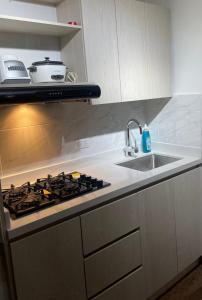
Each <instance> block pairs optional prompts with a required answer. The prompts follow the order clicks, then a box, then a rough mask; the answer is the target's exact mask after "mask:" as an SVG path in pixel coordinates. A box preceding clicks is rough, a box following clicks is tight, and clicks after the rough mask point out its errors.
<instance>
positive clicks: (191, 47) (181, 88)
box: [162, 0, 202, 94]
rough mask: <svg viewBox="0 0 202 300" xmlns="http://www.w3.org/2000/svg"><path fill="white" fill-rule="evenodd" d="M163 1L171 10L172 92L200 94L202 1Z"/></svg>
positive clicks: (201, 77)
mask: <svg viewBox="0 0 202 300" xmlns="http://www.w3.org/2000/svg"><path fill="white" fill-rule="evenodd" d="M162 1H163V2H164V3H165V0H162ZM166 3H167V4H168V3H169V5H170V9H171V13H172V36H173V40H172V57H173V92H174V94H194V93H202V17H201V12H202V1H201V0H194V1H191V0H166Z"/></svg>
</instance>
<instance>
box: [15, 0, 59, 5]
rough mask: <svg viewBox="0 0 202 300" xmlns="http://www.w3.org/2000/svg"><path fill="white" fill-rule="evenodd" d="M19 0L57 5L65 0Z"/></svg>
mask: <svg viewBox="0 0 202 300" xmlns="http://www.w3.org/2000/svg"><path fill="white" fill-rule="evenodd" d="M19 1H23V2H30V3H40V4H45V5H46V4H47V5H54V6H57V5H58V4H60V3H61V2H63V1H64V0H19Z"/></svg>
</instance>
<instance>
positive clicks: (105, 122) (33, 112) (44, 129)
mask: <svg viewBox="0 0 202 300" xmlns="http://www.w3.org/2000/svg"><path fill="white" fill-rule="evenodd" d="M130 118H137V119H139V121H140V122H141V123H144V122H145V114H144V105H143V102H134V103H132V102H131V103H124V104H123V103H120V104H110V105H101V106H90V105H88V104H85V103H69V104H48V105H22V106H13V107H3V108H2V109H1V111H0V156H1V169H2V174H1V176H9V175H11V174H16V173H21V172H24V171H27V170H30V169H36V168H40V167H44V166H48V165H51V164H56V163H61V162H63V161H66V160H71V159H76V158H80V157H82V156H86V155H93V154H96V153H100V152H104V151H109V150H111V149H115V148H120V147H124V145H125V129H126V124H127V121H128V120H129V119H130Z"/></svg>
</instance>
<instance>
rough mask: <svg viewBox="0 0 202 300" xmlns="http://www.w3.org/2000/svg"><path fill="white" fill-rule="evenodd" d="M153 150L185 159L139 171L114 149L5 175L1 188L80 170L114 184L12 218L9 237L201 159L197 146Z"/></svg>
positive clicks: (154, 179) (95, 204) (57, 219)
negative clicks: (122, 163)
mask: <svg viewBox="0 0 202 300" xmlns="http://www.w3.org/2000/svg"><path fill="white" fill-rule="evenodd" d="M153 152H155V153H159V154H167V155H172V156H175V157H181V158H182V159H181V160H178V161H176V162H174V163H171V164H167V165H165V166H163V167H160V168H156V169H154V170H151V171H147V172H140V171H136V170H132V169H128V168H125V167H121V166H118V165H116V164H117V163H120V162H123V161H127V160H129V159H130V158H125V157H124V154H123V151H122V150H114V151H110V152H106V153H102V154H99V155H95V156H91V157H86V158H82V159H79V160H74V161H68V162H64V163H61V164H59V165H55V166H49V167H47V168H43V169H39V170H35V171H30V172H27V173H23V174H18V175H13V176H10V177H5V178H2V187H3V188H7V187H9V186H10V184H11V183H14V184H15V185H21V184H23V183H24V182H26V181H31V182H34V181H35V180H36V178H40V177H44V176H47V174H52V175H57V174H58V173H60V172H62V171H64V172H65V173H69V172H72V171H79V172H81V173H85V174H88V175H90V176H93V177H96V178H99V179H103V180H104V181H107V182H109V183H111V185H110V186H109V187H106V188H104V189H101V190H98V191H95V192H93V193H89V194H86V195H84V196H82V197H78V198H75V199H73V200H70V201H67V202H63V203H61V204H58V205H55V206H53V207H49V208H46V209H44V210H41V211H39V212H36V213H32V214H30V215H28V216H25V217H22V218H19V219H17V220H9V221H10V224H9V222H8V224H7V227H8V229H7V230H8V237H9V239H14V238H17V237H19V236H21V235H23V234H27V233H29V232H32V231H34V230H38V229H40V228H41V227H44V226H47V225H50V224H52V223H54V222H57V221H59V220H61V219H65V218H68V217H71V216H74V215H77V214H80V213H82V212H83V211H85V210H88V209H91V208H93V207H94V206H97V205H100V204H102V203H105V202H107V201H109V200H111V199H113V198H116V197H119V196H121V195H124V194H126V193H130V192H133V191H135V190H137V189H139V188H142V187H144V186H147V185H149V184H152V183H155V182H156V181H159V180H162V179H163V178H166V177H169V176H172V175H174V174H176V173H179V172H182V171H185V170H186V169H189V168H192V167H194V166H197V165H198V164H201V162H202V161H201V157H200V151H198V150H197V149H196V150H195V151H194V149H192V148H183V147H174V146H171V145H162V144H155V147H154V151H153ZM140 156H142V154H141V155H140Z"/></svg>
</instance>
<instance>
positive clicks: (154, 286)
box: [140, 168, 202, 297]
mask: <svg viewBox="0 0 202 300" xmlns="http://www.w3.org/2000/svg"><path fill="white" fill-rule="evenodd" d="M142 199H143V201H141V202H140V210H141V212H140V220H141V225H140V226H141V232H142V242H143V267H144V271H145V274H146V291H147V297H150V296H151V295H153V294H155V293H156V292H157V291H159V290H160V289H161V288H163V287H164V286H165V285H166V284H167V283H169V282H170V281H171V280H173V279H174V278H175V276H176V275H177V274H179V273H180V272H182V271H185V270H186V268H187V267H189V266H190V265H191V264H192V263H194V262H196V261H197V259H198V258H199V257H200V256H201V254H202V253H201V243H200V240H201V228H202V227H201V217H200V216H201V212H202V199H201V168H196V169H194V170H192V171H188V172H186V173H184V174H181V175H178V176H176V177H173V178H172V179H170V180H167V181H164V182H162V183H160V184H157V185H154V186H152V187H150V188H148V189H146V190H144V191H142Z"/></svg>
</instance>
